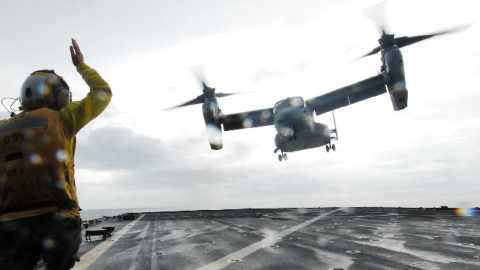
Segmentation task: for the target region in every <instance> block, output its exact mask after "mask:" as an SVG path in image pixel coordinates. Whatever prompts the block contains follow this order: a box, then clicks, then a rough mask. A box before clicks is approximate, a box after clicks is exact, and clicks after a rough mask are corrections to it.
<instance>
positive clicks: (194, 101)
mask: <svg viewBox="0 0 480 270" xmlns="http://www.w3.org/2000/svg"><path fill="white" fill-rule="evenodd" d="M202 103H205V95H204V94H202V95H200V96H198V97H196V98H194V99H192V100H190V101H187V102H185V103H183V104H180V105H177V106H173V107H170V108H167V109H165V110H166V111H169V110H173V109H176V108H179V107H185V106H190V105H195V104H202Z"/></svg>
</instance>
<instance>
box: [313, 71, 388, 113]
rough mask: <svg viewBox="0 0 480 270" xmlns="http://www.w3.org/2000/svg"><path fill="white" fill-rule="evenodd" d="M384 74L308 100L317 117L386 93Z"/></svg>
mask: <svg viewBox="0 0 480 270" xmlns="http://www.w3.org/2000/svg"><path fill="white" fill-rule="evenodd" d="M386 92H387V90H386V88H385V80H384V77H383V75H382V74H379V75H377V76H375V77H371V78H368V79H366V80H363V81H359V82H357V83H354V84H352V85H349V86H345V87H343V88H340V89H338V90H334V91H332V92H329V93H326V94H324V95H321V96H318V97H314V98H311V99H309V100H307V104H308V106H310V107H311V108H313V109H315V113H316V115H320V114H322V113H326V112H329V111H333V110H336V109H338V108H341V107H345V106H348V105H350V104H353V103H357V102H359V101H362V100H365V99H367V98H371V97H375V96H378V95H381V94H384V93H386Z"/></svg>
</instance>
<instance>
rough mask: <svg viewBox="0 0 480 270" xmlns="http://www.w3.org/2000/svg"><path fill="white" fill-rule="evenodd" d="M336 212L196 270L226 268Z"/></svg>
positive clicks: (301, 224) (323, 215)
mask: <svg viewBox="0 0 480 270" xmlns="http://www.w3.org/2000/svg"><path fill="white" fill-rule="evenodd" d="M338 210H340V209H337V210H333V211H330V212H328V213H325V214H322V215H320V216H317V217H316V218H313V219H310V220H307V221H305V222H303V223H300V224H298V225H297V226H294V227H292V228H290V229H287V230H285V231H282V232H279V233H277V234H274V235H272V236H271V237H268V238H264V239H263V240H262V241H259V242H256V243H253V244H251V245H250V246H248V247H246V248H243V249H241V250H239V251H237V252H234V253H231V254H229V255H227V256H225V257H223V258H221V259H220V260H218V261H215V262H212V263H210V264H207V265H205V266H202V267H200V268H198V269H197V270H219V269H222V268H224V267H227V266H228V265H229V264H231V263H232V260H241V259H243V258H245V257H246V256H248V255H250V254H252V253H253V252H255V251H257V250H259V249H262V248H264V247H268V246H271V245H273V244H274V243H275V242H277V241H278V240H279V238H283V237H285V236H287V235H289V234H291V233H292V232H295V231H298V230H300V229H302V228H303V227H305V226H308V225H310V224H311V223H312V222H315V221H317V220H319V219H321V218H323V217H325V216H328V215H329V214H331V213H333V212H336V211H338Z"/></svg>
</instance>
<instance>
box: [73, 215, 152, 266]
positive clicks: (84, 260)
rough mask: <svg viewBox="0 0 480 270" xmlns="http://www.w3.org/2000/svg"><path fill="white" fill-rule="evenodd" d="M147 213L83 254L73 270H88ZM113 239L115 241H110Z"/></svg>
mask: <svg viewBox="0 0 480 270" xmlns="http://www.w3.org/2000/svg"><path fill="white" fill-rule="evenodd" d="M143 216H145V214H143V215H141V216H140V217H139V218H138V219H136V220H134V221H132V222H130V223H129V224H127V225H125V227H123V228H122V229H121V230H120V231H118V232H116V233H115V234H114V235H112V237H110V238H107V240H105V241H103V242H102V243H100V244H98V245H97V246H96V247H94V248H92V249H91V250H90V251H89V252H87V253H85V254H83V256H82V257H81V258H80V262H77V263H76V264H75V267H73V268H72V269H73V270H86V269H87V268H88V267H89V266H90V265H91V264H92V263H94V262H95V261H96V260H97V259H98V258H100V256H101V255H102V254H103V253H104V252H105V251H107V249H109V248H110V247H111V246H112V245H113V244H114V243H116V241H118V240H119V239H120V237H122V236H123V235H124V234H125V233H126V232H128V231H129V230H130V229H131V228H132V227H133V226H134V225H135V224H136V223H137V222H138V221H139V220H140V219H142V218H143ZM109 240H113V241H109Z"/></svg>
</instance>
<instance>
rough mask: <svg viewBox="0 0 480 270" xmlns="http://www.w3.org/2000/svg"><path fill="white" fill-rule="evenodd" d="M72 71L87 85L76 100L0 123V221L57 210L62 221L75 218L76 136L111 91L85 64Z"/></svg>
mask: <svg viewBox="0 0 480 270" xmlns="http://www.w3.org/2000/svg"><path fill="white" fill-rule="evenodd" d="M77 71H78V72H79V73H80V74H81V75H82V77H83V79H84V80H85V82H86V83H87V84H88V86H89V87H90V92H89V93H88V94H87V96H86V97H85V98H84V99H82V100H81V101H75V102H71V103H69V104H68V105H67V106H66V107H65V108H63V109H62V110H61V111H60V112H58V111H54V110H51V109H48V108H40V109H37V110H33V111H27V112H22V113H20V114H18V115H16V116H14V117H12V118H10V119H8V120H1V121H0V138H3V139H4V140H3V144H0V222H1V221H10V220H15V219H18V218H25V217H32V216H38V215H42V214H45V213H48V212H56V211H60V212H61V213H62V215H63V216H65V217H74V216H77V217H78V216H80V213H79V206H78V198H77V192H76V183H75V176H74V166H75V164H74V157H75V145H76V138H75V135H76V134H77V133H78V132H79V131H80V129H82V128H83V127H84V126H85V125H86V124H88V123H89V122H90V121H92V120H93V119H95V117H97V116H98V115H100V113H102V112H103V110H105V108H106V107H107V106H108V104H109V103H110V100H111V98H112V92H111V89H110V86H109V85H108V84H107V83H106V82H105V81H104V80H103V79H102V77H100V75H99V74H98V73H97V72H96V71H95V70H94V69H92V68H90V67H89V66H88V65H86V64H84V63H82V64H79V65H78V66H77ZM48 126H49V127H48ZM47 127H48V128H47ZM2 135H3V136H2ZM51 138H54V139H53V140H51ZM7 142H8V143H7ZM0 143H1V142H0ZM15 143H21V144H18V145H15ZM19 149H20V150H19ZM22 153H25V155H28V156H23V154H22ZM36 153H41V155H36ZM6 161H9V162H6ZM60 203H61V205H60ZM65 209H68V210H65Z"/></svg>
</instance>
